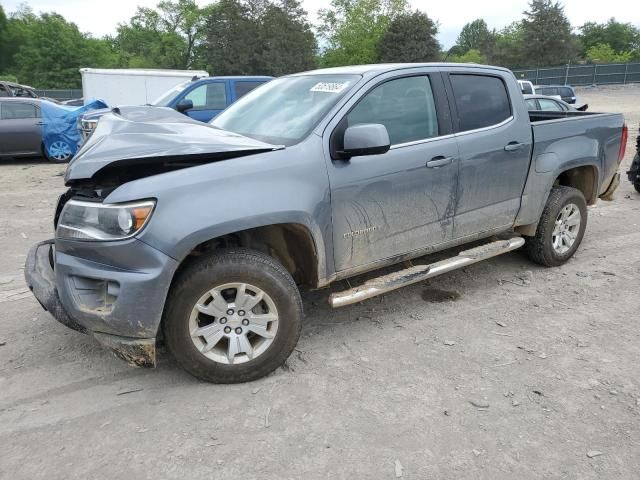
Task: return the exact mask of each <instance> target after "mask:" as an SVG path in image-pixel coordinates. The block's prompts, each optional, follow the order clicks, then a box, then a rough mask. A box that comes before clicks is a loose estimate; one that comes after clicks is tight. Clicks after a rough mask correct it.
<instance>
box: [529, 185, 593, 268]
mask: <svg viewBox="0 0 640 480" xmlns="http://www.w3.org/2000/svg"><path fill="white" fill-rule="evenodd" d="M586 226H587V202H586V201H585V199H584V195H583V194H582V192H581V191H580V190H578V189H575V188H572V187H564V186H557V187H553V188H552V189H551V193H550V194H549V198H548V199H547V204H546V205H545V207H544V210H543V212H542V215H541V217H540V222H539V223H538V228H537V230H536V234H535V235H534V236H533V237H526V239H525V240H526V243H525V251H526V253H527V255H528V256H529V258H530V259H531V260H533V261H534V262H536V263H539V264H541V265H545V266H547V267H555V266H558V265H562V264H563V263H565V262H566V261H567V260H569V259H570V258H571V257H572V256H573V254H574V253H575V251H576V250H577V249H578V247H579V246H580V242H582V237H583V236H584V231H585V228H586Z"/></svg>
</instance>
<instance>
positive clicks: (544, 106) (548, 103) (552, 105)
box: [538, 98, 564, 112]
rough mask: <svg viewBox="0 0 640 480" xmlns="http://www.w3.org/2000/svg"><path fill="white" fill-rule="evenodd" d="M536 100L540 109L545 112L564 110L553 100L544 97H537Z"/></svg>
mask: <svg viewBox="0 0 640 480" xmlns="http://www.w3.org/2000/svg"><path fill="white" fill-rule="evenodd" d="M538 102H539V103H540V110H544V111H547V112H564V108H562V106H561V105H560V104H559V103H558V102H554V101H553V100H549V99H546V98H539V99H538Z"/></svg>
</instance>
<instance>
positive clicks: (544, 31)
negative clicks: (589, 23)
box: [522, 0, 578, 65]
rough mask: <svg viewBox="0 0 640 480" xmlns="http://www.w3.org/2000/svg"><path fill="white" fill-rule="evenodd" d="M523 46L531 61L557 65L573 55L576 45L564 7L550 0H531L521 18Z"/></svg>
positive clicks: (532, 63)
mask: <svg viewBox="0 0 640 480" xmlns="http://www.w3.org/2000/svg"><path fill="white" fill-rule="evenodd" d="M522 35H523V41H524V44H523V50H524V54H525V57H526V58H527V62H528V63H529V64H531V65H560V64H563V63H567V62H570V61H574V60H576V58H577V53H578V52H577V50H578V47H577V45H576V41H575V39H574V37H573V35H572V34H571V23H569V19H568V18H567V16H566V15H565V13H564V7H563V6H562V5H561V4H560V3H559V2H554V1H552V0H531V2H530V3H529V10H528V11H526V12H524V19H523V20H522Z"/></svg>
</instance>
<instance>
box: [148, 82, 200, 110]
mask: <svg viewBox="0 0 640 480" xmlns="http://www.w3.org/2000/svg"><path fill="white" fill-rule="evenodd" d="M190 83H191V80H188V81H186V82H182V83H179V84H178V85H176V86H175V87H173V88H172V89H171V90H169V91H168V92H165V93H163V94H162V95H160V96H159V97H158V98H156V99H155V100H154V101H153V102H151V103H150V104H149V105H153V106H154V107H166V106H167V105H169V103H170V102H171V100H173V99H174V98H175V97H176V95H178V94H179V93H180V92H181V91H183V90H184V89H185V88H187V87H188V86H189V84H190Z"/></svg>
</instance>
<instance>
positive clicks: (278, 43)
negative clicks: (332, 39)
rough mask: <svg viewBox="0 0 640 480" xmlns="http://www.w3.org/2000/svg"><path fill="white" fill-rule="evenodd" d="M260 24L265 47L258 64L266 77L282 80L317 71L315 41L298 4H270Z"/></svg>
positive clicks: (283, 0) (286, 0)
mask: <svg viewBox="0 0 640 480" xmlns="http://www.w3.org/2000/svg"><path fill="white" fill-rule="evenodd" d="M258 23H259V25H260V26H261V28H260V39H261V44H262V47H263V49H262V55H261V56H260V59H259V60H260V62H259V64H261V65H262V71H263V72H265V74H267V75H274V76H279V75H284V74H287V73H293V72H301V71H304V70H310V69H312V68H314V67H315V54H316V49H317V44H316V37H315V35H314V34H313V31H312V30H311V25H310V23H309V22H308V21H307V12H306V11H305V10H304V9H303V8H302V6H301V5H300V2H299V1H298V0H280V1H278V2H275V3H271V2H269V3H267V5H266V7H265V9H264V11H263V12H262V15H261V16H260V18H259V19H258Z"/></svg>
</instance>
